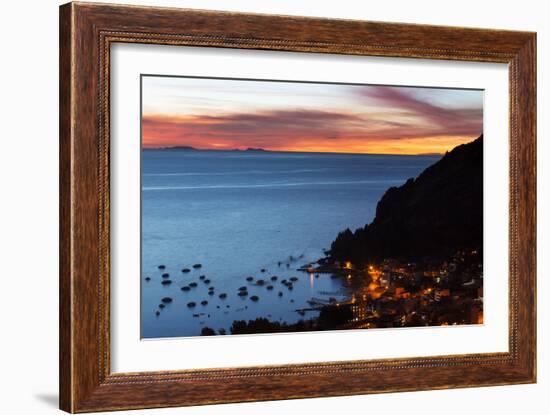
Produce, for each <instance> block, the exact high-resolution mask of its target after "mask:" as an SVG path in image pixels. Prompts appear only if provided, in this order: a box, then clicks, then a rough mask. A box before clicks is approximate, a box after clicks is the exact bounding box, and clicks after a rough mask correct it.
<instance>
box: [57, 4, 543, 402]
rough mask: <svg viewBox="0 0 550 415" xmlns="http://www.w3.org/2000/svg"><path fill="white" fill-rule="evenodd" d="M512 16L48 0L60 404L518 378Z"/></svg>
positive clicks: (529, 70)
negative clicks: (334, 14) (495, 24)
mask: <svg viewBox="0 0 550 415" xmlns="http://www.w3.org/2000/svg"><path fill="white" fill-rule="evenodd" d="M535 61H536V37H535V34H534V33H527V32H512V31H497V30H487V29H466V28H449V27H437V26H423V25H407V24H392V23H376V22H361V21H347V20H328V19H312V18H298V17H285V16H269V15H245V14H235V13H223V12H206V11H197V10H184V9H168V8H151V7H134V6H118V5H105V4H101V5H100V4H86V3H69V4H66V5H63V6H61V8H60V190H61V196H60V222H61V228H60V252H61V256H60V299H61V300H60V379H61V380H60V406H61V408H62V409H63V410H65V411H68V412H91V411H103V410H119V409H136V408H151V407H168V406H184V405H199V404H207V403H223V402H244V401H258V400H270V399H290V398H303V397H315V396H339V395H352V394H364V393H376V392H389V391H393V392H398V391H410V390H425V389H441V388H455V387H472V386H488V385H503V384H517V383H530V382H535V379H536V347H535V344H536V333H535V329H536V324H535V251H536V235H535V220H536V215H535V178H536V172H535V137H536V119H535V113H536V111H535V96H536V85H535V79H536V75H535Z"/></svg>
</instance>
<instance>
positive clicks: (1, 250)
mask: <svg viewBox="0 0 550 415" xmlns="http://www.w3.org/2000/svg"><path fill="white" fill-rule="evenodd" d="M132 3H134V4H146V5H169V6H180V7H190V8H203V9H218V10H231V11H248V12H260V13H277V14H291V15H311V16H323V17H338V18H353V19H365V20H381V21H395V22H410V23H430V24H442V25H454V26H473V27H490V28H498V29H517V30H531V31H537V32H538V70H539V72H538V114H539V116H538V137H539V144H538V148H539V156H538V183H539V185H538V187H539V196H538V198H539V206H538V212H539V214H538V224H539V225H538V235H539V236H538V251H539V258H538V275H539V283H538V292H539V294H538V298H539V306H538V307H539V308H538V312H539V331H538V337H539V345H538V347H539V364H538V370H539V383H538V384H536V385H521V386H505V387H491V388H474V389H461V390H447V391H430V392H412V393H401V394H385V395H369V396H357V397H346V398H322V399H307V400H295V401H278V402H269V403H252V404H237V405H218V406H205V407H197V408H184V409H182V408H176V409H165V410H155V411H156V412H152V411H142V413H149V412H150V413H158V414H164V413H165V414H175V413H177V414H182V415H185V414H188V415H191V414H192V415H195V414H203V415H205V414H208V415H214V414H239V415H247V414H257V413H262V414H279V413H281V412H283V413H284V412H286V413H301V412H302V413H313V412H317V413H327V414H328V413H335V412H339V411H342V410H345V411H347V412H349V411H358V412H359V411H361V412H363V411H364V412H367V411H368V412H370V413H374V412H377V413H385V414H393V413H407V414H409V415H412V414H441V413H445V414H448V415H451V414H464V413H468V414H471V413H476V414H477V413H479V414H482V413H483V411H489V413H499V414H517V413H533V414H542V413H547V411H548V409H547V408H548V402H547V399H544V398H546V396H545V392H546V395H547V394H548V391H549V390H550V374H549V373H550V358H549V356H548V353H550V352H549V351H548V350H550V343H549V341H548V332H549V330H548V328H547V327H548V321H549V313H550V307H549V305H548V302H547V301H546V302H545V301H544V294H545V293H546V292H547V291H548V287H549V283H548V281H547V280H546V277H547V275H546V274H548V272H549V271H550V268H549V267H550V261H549V260H548V255H546V256H545V255H544V254H545V252H546V253H547V252H549V249H550V243H549V240H550V235H549V232H550V228H549V226H548V225H549V223H548V217H549V215H548V214H547V213H546V214H545V212H549V211H550V197H549V191H548V182H549V180H550V144H549V142H548V140H547V138H548V134H549V123H548V120H547V119H546V118H544V117H543V116H542V115H543V114H547V113H548V104H547V103H548V100H549V99H550V91H549V89H548V84H545V83H544V82H543V80H544V74H543V70H544V69H545V68H546V67H547V66H548V64H549V63H550V47H549V41H548V38H549V37H550V26H549V25H548V21H550V13H549V12H548V10H546V3H547V2H543V1H536V0H523V1H521V2H518V1H504V0H501V1H485V2H483V1H479V0H475V1H471V0H461V1H458V2H443V1H437V0H433V1H432V0H430V1H420V0H416V1H407V0H396V1H389V0H388V1H377V2H365V1H356V0H355V1H354V0H338V1H327V0H323V1H320V0H317V1H315V0H311V1H306V0H302V1H300V0H262V1H258V0H256V1H246V0H232V1H230V2H228V1H223V0H203V1H198V0H194V1H153V0H150V1H139V0H133V1H132ZM59 4H60V2H58V1H56V0H26V1H19V2H17V1H14V2H4V3H3V4H2V14H1V23H0V30H1V35H2V36H1V39H2V42H1V46H0V47H1V49H2V55H1V56H2V63H1V64H0V71H1V76H0V92H1V94H0V106H1V111H0V114H1V115H0V120H1V122H0V140H1V141H0V180H1V187H0V189H1V191H2V193H0V194H1V196H0V261H1V262H0V264H1V266H0V324H1V329H2V331H1V333H2V335H1V341H0V390H1V391H2V392H1V394H0V396H1V398H0V412H2V413H7V414H19V413H32V414H44V413H55V412H56V411H57V409H56V408H57V382H58V373H57V336H58V328H57V304H58V300H57V293H58V283H57V272H58V266H57V257H58V248H57V246H58V223H57V218H58V203H57V198H58V184H57V176H58V139H57V133H58V125H57V124H58V94H57V88H58V64H57V57H58V49H57V48H58V10H57V6H58V5H59ZM545 23H546V24H545ZM545 187H546V189H544V188H545ZM544 199H546V200H544ZM544 326H546V328H545V327H544ZM133 413H138V412H133Z"/></svg>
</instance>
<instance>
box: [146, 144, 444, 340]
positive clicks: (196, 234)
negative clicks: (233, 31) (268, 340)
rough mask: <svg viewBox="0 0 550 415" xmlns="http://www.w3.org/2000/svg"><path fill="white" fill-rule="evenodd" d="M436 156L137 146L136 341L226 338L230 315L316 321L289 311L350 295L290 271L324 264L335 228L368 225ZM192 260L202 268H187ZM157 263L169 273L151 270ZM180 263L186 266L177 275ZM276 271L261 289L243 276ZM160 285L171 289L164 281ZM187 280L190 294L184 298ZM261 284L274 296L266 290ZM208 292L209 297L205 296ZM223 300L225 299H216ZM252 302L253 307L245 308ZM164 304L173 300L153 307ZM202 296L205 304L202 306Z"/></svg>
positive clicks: (335, 283) (330, 282) (324, 278)
mask: <svg viewBox="0 0 550 415" xmlns="http://www.w3.org/2000/svg"><path fill="white" fill-rule="evenodd" d="M438 159H439V157H438V156H391V155H390V156H388V155H357V154H327V153H282V152H281V153H278V152H250V151H247V152H237V151H227V152H226V151H182V150H144V151H143V152H142V276H141V278H142V282H141V283H142V289H141V293H142V294H141V295H142V298H141V335H142V337H143V338H155V337H174V336H195V335H199V334H200V332H201V329H202V328H203V327H210V328H213V329H215V330H216V331H217V330H219V329H221V328H224V329H226V330H227V331H228V332H229V328H230V327H231V324H232V322H233V321H234V320H251V319H255V318H257V317H266V318H268V319H270V320H273V321H286V322H288V323H293V322H296V321H298V320H300V319H304V318H311V317H315V316H316V314H315V313H316V312H307V313H306V314H305V316H301V315H299V314H298V313H297V312H296V311H295V310H296V309H299V308H304V307H308V304H307V300H310V299H311V298H312V297H316V298H322V299H328V298H329V297H336V298H338V297H342V296H345V295H346V288H345V287H343V286H342V285H341V281H340V280H339V279H332V278H330V276H329V275H327V274H321V275H319V276H318V277H317V278H316V277H315V276H314V275H311V274H308V273H304V272H299V271H296V269H297V268H298V267H299V266H301V265H303V264H306V263H308V262H313V261H316V260H318V259H319V258H321V257H323V256H324V254H323V249H328V248H330V243H331V241H332V240H334V238H335V237H336V236H337V234H338V232H340V231H342V230H344V229H345V228H347V227H349V228H351V229H355V228H358V227H361V226H364V225H365V224H366V223H368V222H370V221H371V220H372V219H373V217H374V213H375V210H376V204H377V202H378V200H379V199H380V197H381V196H382V195H383V193H384V192H385V191H386V190H387V189H388V188H389V187H391V186H399V185H401V184H403V183H404V182H405V181H406V180H407V179H408V178H410V177H415V176H417V175H418V174H419V173H420V172H421V171H422V170H424V169H425V168H426V167H427V166H429V165H431V164H433V163H434V162H436V161H437V160H438ZM291 256H292V257H293V258H294V260H290V259H289V257H291ZM279 262H280V263H281V264H280V265H279ZM197 263H200V264H202V268H200V269H194V268H192V265H193V264H197ZM161 264H162V265H165V266H166V269H164V270H159V269H158V266H159V265H161ZM287 264H288V266H287ZM183 268H190V269H191V271H190V272H189V273H182V272H181V270H182V269H183ZM262 269H265V272H261V270H262ZM163 273H167V274H169V277H168V278H163V277H162V274H163ZM201 275H205V276H206V277H205V278H206V279H209V280H210V283H209V284H206V283H205V282H204V280H201V279H200V276H201ZM273 275H276V276H277V277H278V281H276V282H271V281H270V282H269V283H266V284H265V285H264V286H256V285H254V284H252V283H250V282H247V281H246V277H248V276H252V277H254V278H255V279H258V278H261V279H264V280H266V281H267V280H269V279H270V277H271V276H273ZM292 276H295V277H298V281H297V282H296V283H295V284H294V289H293V290H291V291H290V290H288V288H287V287H285V286H284V285H283V284H281V283H280V281H281V280H282V279H284V278H286V279H288V278H290V277H292ZM147 277H148V278H150V280H149V281H146V278H147ZM165 279H170V280H171V281H172V283H171V284H169V285H163V284H162V283H161V282H162V280H165ZM191 282H196V283H197V287H195V288H191V289H190V290H189V291H186V292H184V291H181V287H182V286H186V285H188V284H189V283H191ZM269 284H272V285H273V287H274V288H273V289H272V290H268V289H267V288H266V287H267V285H269ZM210 286H213V287H214V295H209V293H208V287H210ZM241 286H247V288H248V293H249V295H248V296H247V297H239V296H238V295H237V293H238V289H239V287H241ZM279 291H280V292H282V293H283V294H282V296H279V295H278V293H279ZM220 293H226V294H227V298H226V299H220V298H219V294H220ZM252 295H257V296H258V297H259V300H258V301H257V302H253V301H251V300H250V296H252ZM164 297H170V298H172V300H173V301H172V302H171V303H169V304H166V306H165V307H164V308H163V309H159V304H160V303H161V299H162V298H164ZM203 300H206V301H208V304H207V305H201V304H200V303H201V301H203ZM191 301H193V302H196V304H197V305H196V307H194V308H192V309H190V308H188V306H187V304H188V303H189V302H191ZM157 311H160V313H159V315H157V313H156V312H157Z"/></svg>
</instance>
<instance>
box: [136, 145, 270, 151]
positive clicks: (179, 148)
mask: <svg viewBox="0 0 550 415" xmlns="http://www.w3.org/2000/svg"><path fill="white" fill-rule="evenodd" d="M143 149H144V150H179V151H269V150H264V149H263V148H252V147H249V148H246V149H244V150H241V149H238V148H233V149H213V148H196V147H192V146H173V147H154V148H147V147H144V148H143Z"/></svg>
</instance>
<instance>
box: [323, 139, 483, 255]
mask: <svg viewBox="0 0 550 415" xmlns="http://www.w3.org/2000/svg"><path fill="white" fill-rule="evenodd" d="M482 241H483V136H480V137H479V138H478V139H476V140H474V141H472V142H471V143H468V144H463V145H460V146H458V147H455V148H454V149H453V150H452V151H450V152H448V153H447V154H445V155H444V156H443V157H442V158H441V160H439V161H438V162H436V163H435V164H433V165H431V166H430V167H428V168H427V169H426V170H424V171H423V172H422V173H421V174H420V175H419V176H418V177H417V178H416V179H412V178H411V179H409V180H407V182H406V183H405V184H404V185H402V186H400V187H391V188H390V189H388V190H387V191H386V193H385V194H384V195H383V196H382V198H381V199H380V201H379V202H378V205H377V207H376V216H375V218H374V220H373V221H372V223H370V224H368V225H366V226H365V227H364V228H360V229H357V230H356V231H355V232H352V231H351V230H349V229H346V230H345V231H344V232H341V233H340V234H339V235H338V237H337V238H336V240H335V241H334V242H333V243H332V246H331V258H332V259H334V260H339V261H352V262H353V263H357V264H365V263H367V262H368V261H379V260H382V259H385V258H403V259H410V260H418V259H421V258H423V257H443V256H447V255H449V254H453V253H454V252H456V251H457V250H459V249H468V248H472V249H481V248H482Z"/></svg>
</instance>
